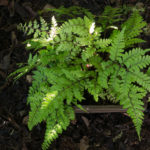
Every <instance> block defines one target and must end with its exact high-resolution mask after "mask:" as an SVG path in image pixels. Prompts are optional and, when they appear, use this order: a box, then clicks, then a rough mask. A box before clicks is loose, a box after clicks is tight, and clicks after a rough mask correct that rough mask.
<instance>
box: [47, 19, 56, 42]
mask: <svg viewBox="0 0 150 150" xmlns="http://www.w3.org/2000/svg"><path fill="white" fill-rule="evenodd" d="M56 31H57V22H56V19H55V17H54V16H53V17H52V27H51V31H50V37H49V38H48V39H47V41H51V40H53V38H54V37H55V36H56V34H57V32H56Z"/></svg>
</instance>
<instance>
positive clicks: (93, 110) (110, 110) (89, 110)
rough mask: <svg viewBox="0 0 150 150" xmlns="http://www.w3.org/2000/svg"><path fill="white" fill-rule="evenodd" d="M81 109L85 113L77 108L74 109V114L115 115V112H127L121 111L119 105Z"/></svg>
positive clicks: (91, 106)
mask: <svg viewBox="0 0 150 150" xmlns="http://www.w3.org/2000/svg"><path fill="white" fill-rule="evenodd" d="M83 108H84V109H85V110H86V111H83V110H81V109H79V108H77V107H75V108H74V109H75V113H115V112H120V113H125V112H126V111H127V110H126V109H123V108H122V107H121V106H119V105H101V106H97V105H84V106H83Z"/></svg>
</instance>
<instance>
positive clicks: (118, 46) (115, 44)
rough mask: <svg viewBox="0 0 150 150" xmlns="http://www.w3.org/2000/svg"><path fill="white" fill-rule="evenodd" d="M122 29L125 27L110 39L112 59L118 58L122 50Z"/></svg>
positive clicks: (123, 45)
mask: <svg viewBox="0 0 150 150" xmlns="http://www.w3.org/2000/svg"><path fill="white" fill-rule="evenodd" d="M124 30H125V28H124V29H123V30H122V31H121V32H118V34H117V35H116V36H115V37H114V39H113V40H112V46H111V48H110V59H111V60H112V61H115V60H118V59H119V57H120V56H121V55H122V52H123V51H124V48H125V42H124Z"/></svg>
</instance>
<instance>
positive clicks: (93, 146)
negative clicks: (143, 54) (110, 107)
mask: <svg viewBox="0 0 150 150" xmlns="http://www.w3.org/2000/svg"><path fill="white" fill-rule="evenodd" d="M25 2H26V3H25ZM31 2H32V3H27V1H25V0H24V1H22V2H20V1H17V2H15V3H13V1H12V2H10V3H8V1H7V0H1V1H0V150H40V149H41V148H40V147H41V143H42V141H43V136H44V132H45V124H44V123H43V124H40V125H37V127H35V128H34V129H33V130H32V131H29V130H28V128H27V119H28V112H29V106H27V105H26V99H27V93H28V87H29V86H30V83H29V82H28V81H27V79H28V77H30V76H25V77H23V78H21V79H20V80H18V81H17V82H16V83H15V84H12V81H11V80H10V81H9V80H8V81H6V80H5V78H6V77H7V75H8V74H9V73H10V72H12V71H14V70H15V68H17V65H16V63H19V62H25V61H26V60H27V57H28V52H27V51H25V49H24V46H23V45H22V44H21V42H22V41H23V40H24V39H25V37H24V36H23V35H22V34H21V33H19V32H18V31H17V30H16V25H17V24H18V23H20V22H24V21H27V20H30V19H33V18H35V16H36V13H35V12H36V11H37V10H39V9H42V8H43V7H44V6H45V5H46V4H47V3H49V4H51V5H53V6H55V7H59V6H61V5H65V6H66V7H68V6H72V5H79V6H82V7H85V8H89V9H91V10H92V11H93V12H99V11H101V9H103V8H104V6H105V5H107V4H111V5H114V6H115V5H118V4H122V3H123V1H120V0H118V1H117V3H114V1H113V0H109V1H108V0H107V1H100V0H82V1H79V0H55V1H52V0H47V1H46V0H43V1H42V0H32V1H31ZM126 3H128V2H127V1H126ZM137 3H138V0H132V1H130V4H129V3H128V5H135V4H137ZM143 4H144V5H143V7H144V8H145V12H144V13H143V17H144V18H145V19H146V20H147V22H148V23H149V22H150V1H148V0H145V1H143ZM149 37H150V36H149V34H148V32H147V35H145V36H144V39H146V40H147V41H148V42H147V44H145V45H144V47H150V40H149ZM149 126H150V116H149V107H147V110H146V113H145V119H144V123H143V129H142V135H141V136H142V139H141V142H139V141H138V137H137V135H136V132H135V128H134V126H133V124H132V122H131V119H130V118H129V117H128V116H127V115H126V114H121V113H114V114H110V113H109V114H78V115H76V120H75V121H73V122H72V123H71V125H70V126H69V127H68V129H67V131H64V132H63V134H62V135H60V137H59V138H58V139H57V140H56V141H54V142H53V143H52V145H51V148H50V149H51V150H150V140H149V139H150V128H149Z"/></svg>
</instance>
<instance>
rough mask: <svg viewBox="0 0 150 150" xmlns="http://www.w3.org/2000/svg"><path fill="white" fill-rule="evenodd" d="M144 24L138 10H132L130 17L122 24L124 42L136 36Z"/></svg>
mask: <svg viewBox="0 0 150 150" xmlns="http://www.w3.org/2000/svg"><path fill="white" fill-rule="evenodd" d="M145 26H146V22H145V21H143V18H142V16H141V15H140V14H139V12H138V11H133V13H132V14H131V16H130V18H129V19H128V20H127V21H126V22H125V23H123V24H122V28H124V27H126V29H125V32H124V36H125V37H124V38H125V39H126V42H128V40H130V39H132V38H134V37H137V36H138V35H140V33H141V32H142V29H143V27H145Z"/></svg>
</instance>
